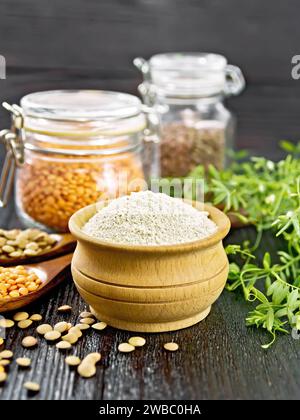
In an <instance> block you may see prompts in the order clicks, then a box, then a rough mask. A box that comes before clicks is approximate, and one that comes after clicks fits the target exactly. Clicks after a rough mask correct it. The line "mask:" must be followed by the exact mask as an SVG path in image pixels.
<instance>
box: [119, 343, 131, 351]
mask: <svg viewBox="0 0 300 420" xmlns="http://www.w3.org/2000/svg"><path fill="white" fill-rule="evenodd" d="M118 350H119V351H120V352H121V353H130V352H131V351H134V350H135V347H134V346H132V345H131V344H129V343H121V344H119V345H118Z"/></svg>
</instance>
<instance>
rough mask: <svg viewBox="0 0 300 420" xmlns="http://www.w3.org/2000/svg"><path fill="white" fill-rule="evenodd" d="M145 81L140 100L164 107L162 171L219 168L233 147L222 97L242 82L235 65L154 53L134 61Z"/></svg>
mask: <svg viewBox="0 0 300 420" xmlns="http://www.w3.org/2000/svg"><path fill="white" fill-rule="evenodd" d="M134 64H135V65H136V67H138V68H139V70H141V72H142V74H143V76H144V82H143V83H142V84H141V85H140V87H139V89H140V92H141V95H142V97H143V100H144V103H146V104H147V105H151V106H164V107H165V112H164V113H161V115H160V136H161V140H160V141H161V153H160V162H161V174H162V176H165V177H174V176H175V177H176V176H186V175H188V174H189V172H190V171H192V170H193V169H194V168H195V167H196V166H198V165H203V166H204V167H205V168H207V167H208V166H209V165H210V164H212V165H214V166H215V167H216V168H218V169H221V168H222V167H223V166H224V165H225V163H226V149H231V148H232V147H233V138H234V131H235V123H234V117H233V115H232V114H231V112H230V111H229V110H228V109H227V108H225V106H224V105H223V99H224V97H226V96H229V95H237V94H238V93H239V92H240V91H241V90H242V89H243V88H244V85H245V82H244V78H243V75H242V73H241V71H240V69H239V68H238V67H235V66H232V65H228V64H227V60H226V58H225V57H223V56H222V55H219V54H208V53H167V54H157V55H154V56H153V57H151V58H150V60H149V61H146V60H144V59H142V58H136V59H135V60H134Z"/></svg>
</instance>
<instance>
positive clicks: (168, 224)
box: [83, 191, 217, 245]
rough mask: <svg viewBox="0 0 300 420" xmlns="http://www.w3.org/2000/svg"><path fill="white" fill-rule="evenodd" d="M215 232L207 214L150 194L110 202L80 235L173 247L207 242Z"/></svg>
mask: <svg viewBox="0 0 300 420" xmlns="http://www.w3.org/2000/svg"><path fill="white" fill-rule="evenodd" d="M216 231H217V226H216V224H215V223H214V222H213V221H212V220H210V219H209V218H208V213H207V212H204V211H199V210H196V209H195V208H194V207H192V206H191V205H189V204H186V203H184V202H183V201H182V200H180V199H178V198H172V197H169V196H168V195H166V194H161V193H153V192H151V191H141V192H137V193H132V194H131V195H129V196H124V197H120V198H117V199H115V200H113V201H111V202H110V203H109V204H108V205H107V206H106V207H103V208H102V209H101V210H100V211H98V212H97V213H96V214H95V215H94V216H93V217H92V218H91V219H90V220H89V221H88V222H87V223H86V224H85V225H84V227H83V232H84V233H86V234H87V235H90V236H92V237H94V238H98V239H100V240H102V241H106V242H110V243H115V244H130V245H175V244H180V243H186V242H193V241H196V240H199V239H203V238H206V237H208V236H210V235H212V234H214V233H215V232H216Z"/></svg>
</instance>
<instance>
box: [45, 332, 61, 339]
mask: <svg viewBox="0 0 300 420" xmlns="http://www.w3.org/2000/svg"><path fill="white" fill-rule="evenodd" d="M60 337H61V333H60V332H59V331H54V330H53V331H48V332H46V334H45V335H44V338H45V339H46V340H47V341H56V340H58V339H59V338H60Z"/></svg>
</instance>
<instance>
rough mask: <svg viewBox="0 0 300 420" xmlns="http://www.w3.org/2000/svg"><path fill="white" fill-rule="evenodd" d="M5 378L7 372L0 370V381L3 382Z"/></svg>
mask: <svg viewBox="0 0 300 420" xmlns="http://www.w3.org/2000/svg"><path fill="white" fill-rule="evenodd" d="M6 379H7V373H6V372H0V383H3V382H5V381H6Z"/></svg>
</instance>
